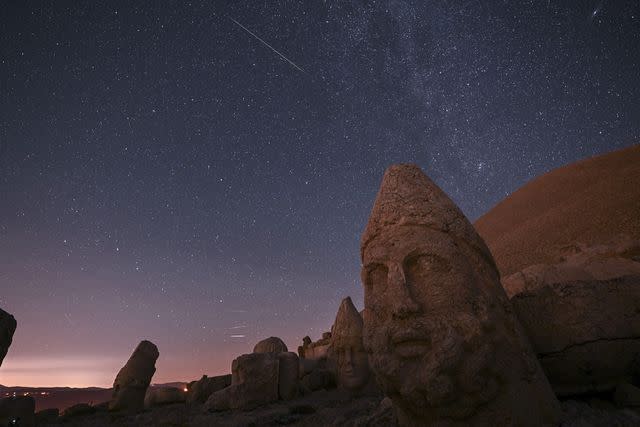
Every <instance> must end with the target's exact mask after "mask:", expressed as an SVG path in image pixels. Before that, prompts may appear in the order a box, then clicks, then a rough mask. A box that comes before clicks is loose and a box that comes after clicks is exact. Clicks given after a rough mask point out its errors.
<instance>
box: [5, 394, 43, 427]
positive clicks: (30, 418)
mask: <svg viewBox="0 0 640 427" xmlns="http://www.w3.org/2000/svg"><path fill="white" fill-rule="evenodd" d="M35 409H36V401H35V400H34V399H33V397H31V396H14V397H6V398H4V399H0V426H7V425H8V426H10V425H18V426H20V427H32V426H35V424H36V417H35ZM12 423H13V424H12Z"/></svg>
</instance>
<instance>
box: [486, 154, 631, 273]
mask: <svg viewBox="0 0 640 427" xmlns="http://www.w3.org/2000/svg"><path fill="white" fill-rule="evenodd" d="M474 225H475V227H476V230H477V231H478V233H479V234H480V235H481V236H482V238H483V239H484V240H485V242H486V243H487V245H488V246H489V249H490V250H491V252H492V254H493V256H494V258H495V260H496V263H497V265H498V268H499V269H500V273H501V274H502V276H503V277H505V276H508V275H510V274H512V273H514V272H516V271H519V270H521V269H523V268H525V267H527V266H529V265H532V264H540V263H551V262H554V261H557V260H558V258H559V256H560V253H562V252H564V251H566V250H567V248H568V247H571V246H574V245H575V244H576V243H577V242H579V243H586V244H598V243H602V242H607V241H610V240H611V239H612V238H615V237H616V236H618V235H621V234H624V235H627V236H629V237H631V238H633V239H640V145H636V146H632V147H628V148H625V149H622V150H618V151H614V152H612V153H608V154H604V155H600V156H596V157H592V158H589V159H586V160H581V161H578V162H575V163H572V164H570V165H567V166H564V167H561V168H558V169H555V170H553V171H551V172H549V173H546V174H544V175H542V176H539V177H537V178H535V179H534V180H532V181H530V182H529V183H527V184H525V185H524V186H523V187H521V188H520V189H518V190H517V191H515V192H514V193H513V194H512V195H510V196H509V197H507V198H506V199H504V200H503V201H501V202H500V203H498V204H497V205H496V206H495V207H494V208H493V209H491V210H490V211H489V212H487V213H486V214H485V215H483V216H482V217H480V218H479V219H478V220H477V221H476V223H475V224H474Z"/></svg>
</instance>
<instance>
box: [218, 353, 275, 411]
mask: <svg viewBox="0 0 640 427" xmlns="http://www.w3.org/2000/svg"><path fill="white" fill-rule="evenodd" d="M278 383H279V357H278V354H277V353H251V354H243V355H242V356H239V357H238V358H236V359H234V361H233V362H232V364H231V385H230V386H229V387H226V388H224V389H222V390H219V391H217V392H215V393H213V394H212V395H211V396H210V397H209V399H208V400H207V402H206V403H205V410H206V411H224V410H227V409H251V408H255V407H257V406H260V405H264V404H266V403H270V402H275V401H276V400H278V391H279V390H278Z"/></svg>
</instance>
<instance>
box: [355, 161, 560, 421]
mask: <svg viewBox="0 0 640 427" xmlns="http://www.w3.org/2000/svg"><path fill="white" fill-rule="evenodd" d="M361 255H362V263H363V267H362V280H363V283H364V293H365V310H364V345H365V348H366V349H367V351H368V352H369V355H370V356H369V361H370V363H371V368H372V370H373V372H374V373H375V375H376V379H377V381H378V383H379V384H380V386H381V387H382V389H383V391H384V392H385V394H386V395H387V396H389V397H390V398H391V400H392V401H393V404H394V407H395V409H396V412H397V416H398V421H399V423H400V424H401V425H447V426H463V425H464V426H481V425H482V426H485V425H487V426H488V425H517V426H532V427H533V426H536V427H537V426H543V425H554V426H555V425H557V422H558V418H559V413H560V411H559V403H558V401H557V400H556V398H555V396H554V395H553V392H552V391H551V387H550V386H549V383H548V381H547V379H546V378H545V376H544V374H543V372H542V370H541V368H540V365H539V363H538V361H537V360H536V358H535V355H534V353H533V352H532V350H531V347H530V345H529V343H528V340H527V338H526V336H525V334H524V332H523V330H522V328H521V326H520V324H519V322H518V320H517V319H516V317H515V316H514V314H513V308H512V307H511V304H510V302H509V300H508V298H507V295H506V294H505V292H504V290H503V289H502V286H501V284H500V280H499V274H498V271H497V268H496V267H495V263H494V262H493V259H492V257H491V254H490V252H489V250H488V249H487V247H486V246H485V244H484V242H483V241H482V239H480V237H479V236H478V235H477V233H476V232H475V230H474V229H473V227H472V226H471V224H470V223H469V221H468V220H467V219H466V218H465V216H464V215H463V214H462V212H461V211H460V210H459V209H458V207H457V206H456V205H455V204H454V203H453V202H452V201H451V200H450V199H449V198H448V197H447V195H446V194H445V193H444V192H443V191H442V190H440V188H438V187H437V186H436V185H435V184H434V183H433V182H432V181H431V180H430V179H429V178H428V177H427V176H426V175H424V173H422V171H421V170H420V168H418V167H417V166H414V165H395V166H391V167H390V168H388V169H387V171H386V172H385V174H384V178H383V181H382V185H381V187H380V191H379V192H378V195H377V197H376V201H375V204H374V206H373V210H372V213H371V216H370V218H369V222H368V224H367V227H366V229H365V232H364V234H363V236H362V241H361Z"/></svg>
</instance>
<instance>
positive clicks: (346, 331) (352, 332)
mask: <svg viewBox="0 0 640 427" xmlns="http://www.w3.org/2000/svg"><path fill="white" fill-rule="evenodd" d="M362 329H363V323H362V317H361V316H360V313H358V311H357V310H356V308H355V307H354V305H353V302H352V301H351V298H349V297H347V298H345V299H344V300H342V303H341V304H340V308H339V309H338V314H337V315H336V320H335V322H334V324H333V328H332V331H331V345H330V357H331V358H333V359H334V360H335V364H336V378H337V381H338V386H339V387H342V388H345V389H350V390H356V389H360V388H362V387H364V386H365V385H366V384H367V383H368V382H369V379H370V376H371V373H370V370H369V360H368V357H367V353H366V352H365V350H364V346H363V344H362Z"/></svg>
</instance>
